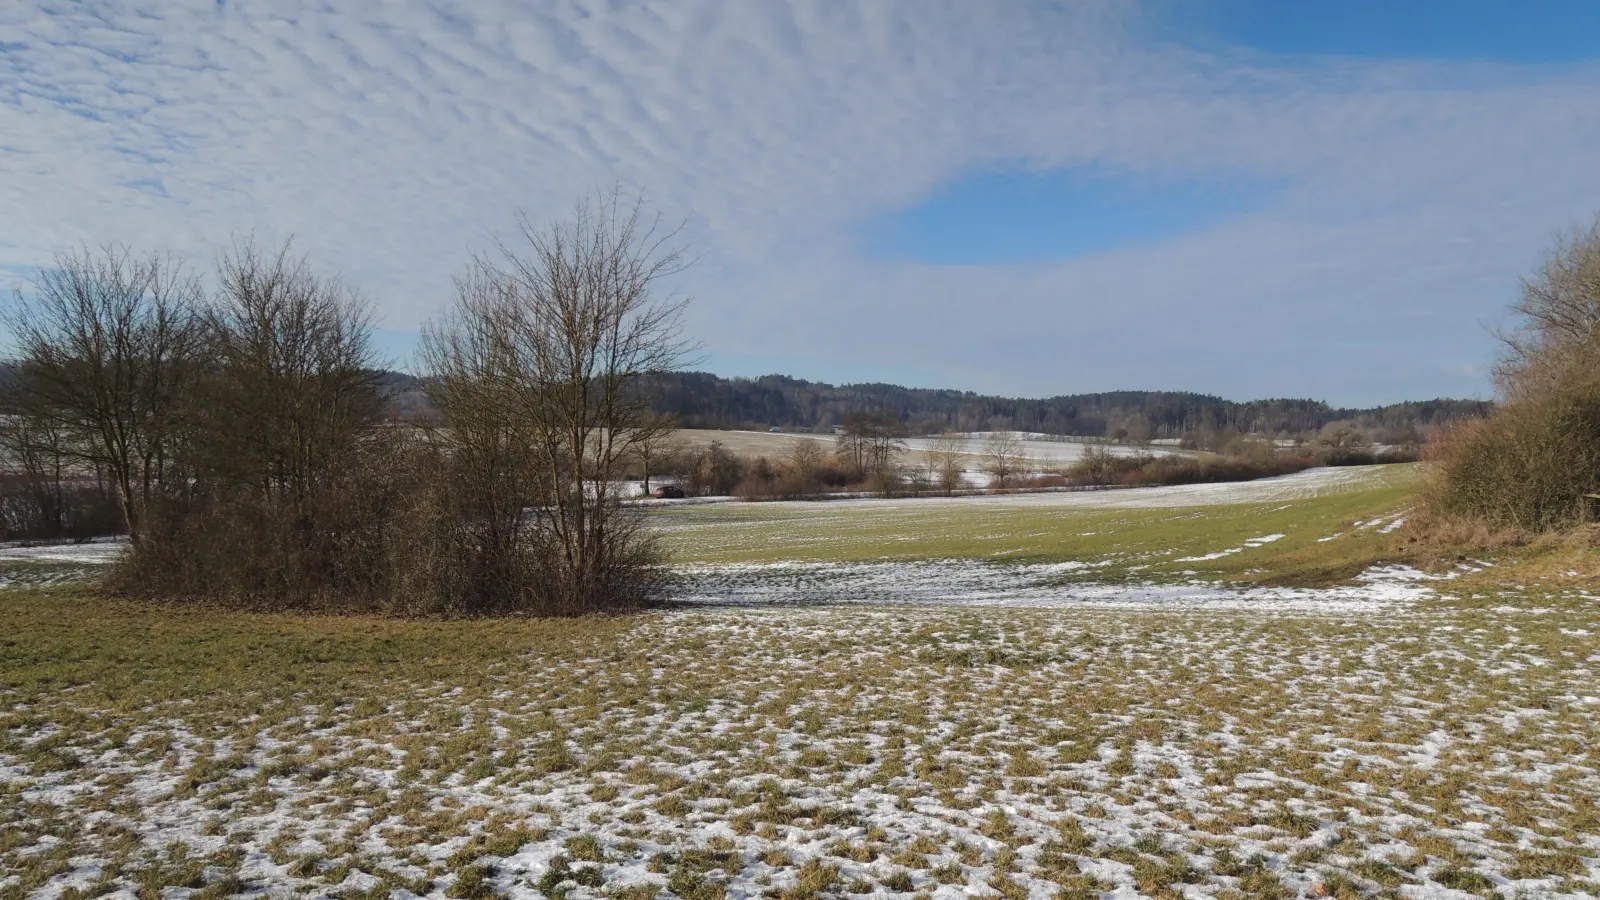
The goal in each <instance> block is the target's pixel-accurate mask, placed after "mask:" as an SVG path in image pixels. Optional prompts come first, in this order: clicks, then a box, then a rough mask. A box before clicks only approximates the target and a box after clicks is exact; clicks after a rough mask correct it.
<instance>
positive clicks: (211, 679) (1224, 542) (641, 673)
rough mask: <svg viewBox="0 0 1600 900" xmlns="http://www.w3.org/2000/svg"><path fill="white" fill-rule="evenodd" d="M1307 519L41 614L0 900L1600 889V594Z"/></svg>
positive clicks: (793, 527)
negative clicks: (565, 601)
mask: <svg viewBox="0 0 1600 900" xmlns="http://www.w3.org/2000/svg"><path fill="white" fill-rule="evenodd" d="M1281 501H1282V498H1280V500H1279V501H1274V502H1272V503H1264V504H1259V503H1258V504H1247V505H1243V506H1226V505H1222V506H1210V507H1203V508H1200V507H1195V508H1182V509H1151V508H1144V509H1081V508H1057V507H1049V506H1040V507H1027V506H1001V505H997V504H988V503H979V504H971V505H968V506H958V505H956V504H953V503H952V504H935V505H929V506H925V507H921V509H922V510H924V512H917V511H916V510H917V508H916V507H914V506H913V505H912V504H909V503H908V504H905V505H904V506H903V507H899V508H897V507H895V506H894V505H892V504H885V505H882V506H879V507H864V508H863V511H862V513H863V517H862V518H860V519H858V520H854V521H850V520H845V521H843V522H841V521H839V520H834V519H830V518H827V517H828V516H831V515H832V514H833V513H832V512H831V509H832V508H833V507H831V506H830V505H827V504H818V505H816V506H815V508H805V507H801V506H799V505H795V506H792V507H790V506H785V507H767V506H742V505H741V506H730V507H718V508H716V510H715V514H716V515H718V516H722V517H723V518H720V519H712V518H708V517H705V516H703V515H702V511H703V508H701V509H694V508H689V509H684V510H671V511H669V513H668V515H666V516H664V517H663V518H661V519H660V520H659V524H660V525H661V526H662V527H663V528H664V529H666V533H667V534H668V535H669V536H670V539H671V540H672V541H673V542H674V545H675V546H676V547H677V549H678V552H679V554H680V555H681V556H682V557H683V558H684V559H685V565H686V568H685V569H684V571H685V574H686V575H687V576H688V577H689V578H690V581H691V584H699V585H700V586H701V587H702V588H705V591H704V592H705V593H708V594H709V595H710V596H709V599H710V600H725V599H727V598H726V597H724V596H723V595H724V594H726V593H728V592H730V591H732V592H733V593H738V591H745V590H747V589H748V590H751V591H752V593H750V595H749V596H743V595H741V596H737V597H734V598H733V599H734V600H735V601H736V602H735V603H732V604H729V603H724V602H701V603H695V604H690V605H687V606H680V607H678V608H674V609H667V610H661V611H657V612H653V613H649V614H645V615H639V616H632V617H625V618H598V619H586V620H579V621H490V622H474V621H461V622H429V621H396V620H384V619H370V618H357V617H338V618H335V617H326V618H296V617H289V616H282V615H267V614H253V613H243V612H234V611H223V610H216V609H207V608H201V607H184V608H171V607H166V608H160V607H153V606H150V605H145V604H138V603H132V602H128V601H121V600H115V599H109V598H105V597H103V596H99V595H97V594H96V593H95V592H94V591H93V589H92V588H91V587H88V586H86V585H85V584H83V583H82V582H79V583H77V584H65V585H63V584H59V583H55V584H54V586H51V584H52V583H54V582H56V581H57V579H56V578H55V577H54V576H48V577H47V576H40V577H38V578H34V579H32V583H24V582H27V581H28V579H19V580H18V581H17V582H16V583H14V584H13V586H12V587H11V588H9V589H7V590H4V591H0V897H4V898H9V897H30V896H38V897H46V898H56V897H68V898H81V897H85V896H94V895H119V896H127V897H131V896H135V895H137V896H140V897H166V898H168V900H177V898H182V897H197V898H198V897H220V896H224V895H229V894H235V893H243V894H250V895H257V896H261V895H266V894H269V893H270V894H272V895H273V896H285V895H289V894H296V895H300V896H329V897H332V896H338V897H346V898H358V897H361V898H365V897H384V896H388V897H394V898H406V897H411V896H430V897H456V898H473V897H490V896H496V895H508V896H518V897H547V898H566V900H589V898H630V900H645V898H652V897H658V896H659V897H662V898H666V897H669V896H675V897H680V898H684V900H721V898H726V897H732V898H743V897H755V896H762V897H771V898H774V900H813V898H817V897H821V896H845V895H853V896H878V897H884V896H890V895H907V896H913V897H929V898H931V897H938V898H945V900H957V898H960V897H973V896H976V897H1000V898H1006V900H1056V898H1060V900H1076V898H1091V897H1098V898H1115V897H1132V896H1135V895H1142V896H1147V897H1157V898H1176V897H1180V896H1183V897H1192V898H1197V897H1202V896H1212V897H1228V898H1232V897H1243V896H1251V897H1290V896H1324V897H1346V898H1348V897H1358V896H1384V897H1401V896H1407V897H1434V896H1436V897H1463V896H1469V895H1472V894H1480V895H1486V896H1490V895H1498V896H1505V897H1513V896H1560V895H1570V896H1594V895H1596V894H1597V893H1600V884H1597V882H1596V879H1597V877H1600V837H1597V836H1600V764H1597V761H1596V759H1595V756H1594V751H1593V750H1592V749H1591V745H1592V744H1593V743H1594V735H1595V734H1596V733H1597V731H1600V729H1597V725H1600V689H1597V687H1596V686H1597V685H1600V678H1597V671H1596V667H1597V665H1600V628H1597V627H1596V626H1595V624H1594V614H1595V608H1596V602H1597V599H1600V598H1597V597H1596V596H1595V595H1594V594H1593V593H1589V592H1587V591H1585V590H1583V589H1581V588H1579V587H1574V586H1572V585H1574V584H1578V583H1579V580H1575V579H1568V580H1567V582H1566V583H1565V584H1566V586H1557V584H1556V583H1555V582H1548V583H1540V584H1539V585H1537V586H1529V587H1523V588H1507V587H1505V586H1504V585H1503V584H1502V583H1501V581H1500V580H1495V579H1497V578H1499V576H1498V574H1497V573H1498V570H1494V569H1481V568H1480V567H1479V566H1478V565H1477V564H1463V565H1461V566H1455V567H1452V568H1449V569H1448V570H1446V569H1441V570H1440V571H1438V572H1436V573H1435V574H1434V575H1433V576H1430V577H1423V576H1421V575H1418V574H1417V573H1415V572H1409V573H1408V570H1401V569H1395V568H1388V569H1383V570H1379V571H1378V573H1377V574H1376V575H1369V576H1367V578H1366V580H1364V581H1363V580H1356V579H1344V580H1339V579H1336V578H1334V575H1333V574H1332V573H1333V572H1334V570H1336V569H1338V568H1339V567H1340V566H1355V565H1358V564H1360V565H1366V564H1368V563H1370V562H1372V561H1373V560H1374V559H1377V558H1379V557H1381V555H1382V547H1383V546H1385V545H1384V544H1383V543H1382V541H1383V540H1385V536H1384V535H1383V534H1382V529H1383V528H1384V527H1386V526H1387V525H1388V524H1389V523H1392V522H1393V521H1395V520H1396V519H1397V518H1398V517H1399V516H1400V515H1403V514H1404V512H1403V509H1404V504H1405V499H1404V495H1403V492H1397V491H1395V490H1393V485H1386V484H1383V483H1374V484H1368V485H1367V486H1366V488H1364V489H1362V490H1341V491H1337V492H1332V493H1328V494H1326V495H1324V496H1314V497H1311V498H1308V499H1302V500H1299V501H1294V502H1281ZM1279 507H1284V508H1281V509H1280V508H1279ZM745 510H749V511H750V512H749V513H745V512H744V511H745ZM872 510H881V511H879V512H874V511H872ZM745 515H750V516H752V517H751V518H748V519H747V518H742V517H743V516H745ZM951 519H954V521H950V520H951ZM841 528H842V529H844V530H845V534H843V535H840V534H837V533H836V532H837V531H838V530H839V529H841ZM896 529H899V530H900V531H901V532H903V533H906V534H909V535H910V536H911V537H912V540H909V541H897V540H895V534H896ZM1280 534H1281V535H1282V537H1276V536H1277V535H1280ZM1334 535H1337V537H1334V538H1333V539H1329V540H1323V539H1324V538H1329V537H1330V536H1334ZM1269 537H1270V538H1271V539H1270V540H1268V539H1267V538H1269ZM786 539H788V540H789V543H786V544H781V546H780V547H779V548H778V550H779V551H780V552H774V551H773V548H772V547H769V546H766V545H767V544H770V543H771V542H774V541H777V542H783V541H785V540H786ZM924 543H927V544H930V545H931V546H928V547H924V546H922V544H924ZM1008 548H1021V549H1022V550H1023V551H1024V552H1020V553H1016V554H1007V555H1006V556H1002V557H1001V559H1004V558H1006V557H1007V556H1015V557H1018V558H1022V559H1026V560H1028V562H1025V563H1002V562H997V561H996V559H995V558H994V556H995V555H994V553H993V552H992V551H995V550H1004V549H1008ZM1224 551H1228V552H1224ZM785 554H787V555H785ZM1141 554H1143V555H1142V556H1141ZM1183 557H1190V558H1191V559H1189V560H1187V561H1182V558H1183ZM1202 557H1208V558H1204V559H1201V558H1202ZM1135 560H1137V561H1135ZM1108 561H1109V562H1108ZM7 565H9V566H12V567H19V566H20V567H31V568H29V569H28V570H29V571H34V572H45V573H48V572H51V571H57V569H53V568H52V567H51V566H50V565H48V564H46V563H41V562H39V561H38V560H24V561H17V562H13V563H9V564H7ZM60 565H66V564H64V563H63V564H58V566H60ZM782 567H788V569H790V570H793V571H799V572H803V573H811V574H806V575H804V577H802V578H800V579H799V580H798V581H796V582H794V584H798V585H799V587H798V588H796V587H794V584H790V585H789V586H787V587H786V586H784V585H782V584H780V583H779V582H778V581H776V580H775V579H776V577H777V573H778V572H780V571H781V569H782ZM897 567H898V568H897ZM1140 567H1143V568H1140ZM1262 570H1264V571H1262ZM740 572H744V573H750V572H755V573H758V574H757V575H756V576H755V577H754V579H753V580H752V578H750V577H747V575H738V574H737V573H740ZM1185 572H1189V573H1190V574H1184V573H1185ZM1284 572H1289V573H1295V572H1298V573H1299V574H1297V575H1296V574H1291V575H1289V576H1287V577H1285V576H1284V575H1283V573H1284ZM697 573H698V574H697ZM707 573H718V574H715V576H714V577H712V576H709V575H708V574H707ZM928 573H933V574H931V575H930V574H928ZM1274 573H1277V574H1274ZM1446 576H1454V577H1446ZM918 578H923V579H924V580H925V581H927V580H929V579H935V580H936V579H944V581H945V582H951V581H952V580H953V581H954V582H955V583H957V591H956V593H958V594H961V593H962V592H965V593H964V595H965V596H969V597H970V596H976V595H978V594H984V592H988V593H987V594H985V596H983V597H980V598H979V600H980V601H981V605H977V606H972V605H960V604H959V603H956V602H954V601H952V599H951V591H950V590H948V589H946V588H939V589H938V590H936V591H934V592H932V593H931V594H927V595H923V594H919V593H918V590H920V588H919V586H918V583H917V582H916V581H915V579H918ZM697 579H698V580H697ZM717 579H722V580H721V581H717ZM897 579H898V582H897ZM961 579H967V581H962V580H961ZM1274 579H1277V580H1278V581H1286V582H1295V581H1297V580H1298V581H1305V582H1307V583H1310V582H1317V584H1318V585H1319V586H1315V587H1304V586H1301V587H1285V586H1281V585H1273V584H1272V582H1273V581H1274ZM1330 581H1338V582H1339V583H1334V584H1330ZM1224 582H1246V584H1244V585H1242V586H1229V585H1228V584H1225V583H1224ZM1250 582H1254V583H1253V584H1250ZM897 583H898V585H899V587H897ZM930 583H931V582H930ZM730 584H731V585H733V586H734V587H735V588H737V590H734V589H733V588H729V587H728V585H730ZM762 584H765V585H766V586H767V587H768V589H769V590H768V591H767V592H766V593H765V594H763V593H762V592H761V591H759V590H754V589H755V588H759V587H760V586H761V585H762ZM41 585H43V586H41ZM718 585H721V587H718ZM708 586H709V587H708ZM795 590H800V591H802V592H804V591H811V592H812V593H811V594H809V595H807V599H808V601H809V605H805V604H796V603H777V602H772V600H773V599H774V598H776V599H779V600H781V599H784V597H785V596H786V594H785V592H786V591H788V592H790V593H791V594H792V593H793V592H794V591H795ZM1193 591H1209V592H1211V594H1212V595H1215V596H1217V597H1232V598H1233V600H1232V602H1203V603H1202V602H1187V601H1184V600H1183V597H1186V596H1190V597H1191V599H1192V596H1191V595H1190V594H1185V593H1184V592H1193ZM1363 591H1365V592H1366V593H1362V592H1363ZM1063 592H1065V593H1063ZM1072 592H1078V594H1072ZM1084 592H1091V593H1095V596H1097V597H1099V598H1100V599H1099V600H1097V601H1096V602H1082V603H1070V604H1068V603H1060V602H1054V601H1055V600H1059V599H1060V597H1062V596H1078V595H1081V594H1083V593H1084ZM1141 592H1142V593H1141ZM1141 596H1143V597H1147V598H1154V599H1151V600H1149V602H1145V601H1142V600H1140V599H1139V598H1140V597H1141ZM919 598H921V599H919ZM1039 598H1042V599H1043V600H1044V601H1050V602H1045V603H1042V604H1040V605H1034V606H1015V605H1008V604H1009V603H1024V602H1032V600H1034V599H1039ZM923 601H926V602H923Z"/></svg>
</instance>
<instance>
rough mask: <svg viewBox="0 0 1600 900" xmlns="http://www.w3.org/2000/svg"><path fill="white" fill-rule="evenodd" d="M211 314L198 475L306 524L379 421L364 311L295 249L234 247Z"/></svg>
mask: <svg viewBox="0 0 1600 900" xmlns="http://www.w3.org/2000/svg"><path fill="white" fill-rule="evenodd" d="M218 280H219V282H220V289H219V292H218V295H217V298H216V300H215V302H214V303H212V304H211V305H210V306H208V307H207V309H206V312H205V316H204V319H205V323H206V326H207V327H206V331H207V339H208V344H207V350H208V357H209V359H208V363H209V366H208V368H209V370H210V372H211V376H212V377H211V378H209V379H208V384H207V391H206V394H205V398H204V409H203V410H202V411H201V412H200V413H199V416H200V417H201V421H202V423H203V425H204V426H206V427H205V436H204V440H203V447H202V448H201V449H202V451H203V452H204V453H205V455H206V457H207V458H206V459H204V460H200V461H199V462H200V464H201V465H203V466H204V468H205V469H206V471H207V473H208V476H209V477H211V478H214V479H220V480H221V481H224V482H232V483H233V484H234V485H237V486H241V487H246V488H248V489H250V490H253V491H261V492H264V493H265V494H266V495H268V496H271V497H273V498H275V499H278V500H281V501H283V502H285V503H287V504H288V505H289V507H290V509H292V510H293V512H294V514H295V515H298V516H303V515H304V514H305V512H306V506H307V504H308V502H309V500H310V498H311V496H312V495H313V494H314V493H315V491H316V489H317V487H318V484H319V483H320V482H322V481H324V480H326V479H327V478H329V477H331V476H333V475H334V474H335V473H336V472H338V470H339V467H340V466H341V465H343V464H345V463H347V462H348V461H349V460H351V459H352V458H353V450H354V448H355V446H356V445H357V443H358V442H359V441H360V440H361V439H362V436H363V435H364V434H365V433H366V431H367V429H369V428H370V427H371V426H373V425H375V424H376V423H377V421H378V420H379V419H380V418H381V416H382V412H383V410H382V403H381V399H380V397H379V394H378V390H377V362H376V357H375V355H374V354H373V352H372V347H371V331H372V328H371V324H370V318H369V315H368V308H367V304H366V303H365V302H364V301H363V300H361V298H360V297H358V296H357V295H356V294H355V293H354V292H352V291H350V290H349V289H347V288H346V287H345V286H344V285H343V284H342V283H341V282H340V281H339V280H338V279H335V278H328V277H323V276H319V275H317V274H315V273H314V272H312V270H311V268H310V265H309V263H308V261H307V260H306V259H305V258H304V257H298V256H295V255H294V254H293V252H292V249H291V247H290V245H289V244H288V243H285V244H284V245H283V246H282V247H280V248H278V250H277V251H275V252H272V253H262V252H261V251H260V250H259V249H257V247H256V246H255V244H254V242H253V241H250V240H244V241H238V242H235V244H234V246H233V248H232V251H231V252H230V253H228V254H226V255H224V256H223V257H222V259H221V260H220V262H219V265H218Z"/></svg>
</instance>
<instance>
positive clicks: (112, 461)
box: [5, 246, 201, 544]
mask: <svg viewBox="0 0 1600 900" xmlns="http://www.w3.org/2000/svg"><path fill="white" fill-rule="evenodd" d="M34 287H35V290H34V294H33V295H32V296H27V295H24V294H22V293H21V292H18V295H17V303H16V305H15V306H14V307H13V308H12V309H11V310H10V311H9V312H8V313H7V314H6V319H5V321H6V324H7V325H8V326H9V328H10V330H11V333H12V335H13V339H14V340H15V343H16V350H17V353H18V356H19V357H20V365H19V371H18V373H17V381H16V384H15V386H14V402H15V403H16V406H17V408H18V410H19V412H21V414H23V415H26V416H29V417H32V418H35V419H36V420H39V421H40V422H47V423H49V424H50V426H51V427H54V428H58V429H60V430H61V431H62V432H63V433H64V441H63V444H62V446H63V447H64V448H66V449H68V450H69V451H70V452H71V453H72V454H73V455H74V456H75V457H76V458H77V459H78V460H79V461H80V462H83V463H87V464H90V465H93V466H98V467H101V468H102V469H103V470H104V471H105V472H107V473H108V474H109V476H110V478H111V480H112V482H113V485H114V487H115V489H116V492H117V496H118V499H119V502H120V504H121V507H122V516H123V520H124V522H125V523H126V524H127V527H128V532H129V535H130V536H131V538H132V540H133V541H134V542H135V543H136V544H137V543H139V542H140V541H142V540H144V538H145V532H146V529H145V524H146V520H147V517H148V511H149V509H150V506H151V504H152V502H153V501H154V499H155V498H156V496H157V494H158V493H159V491H160V490H161V488H162V485H163V483H164V482H165V481H166V480H167V479H168V478H169V476H171V475H172V468H171V461H172V452H171V451H172V449H173V445H174V442H175V441H177V440H178V438H179V434H180V432H181V431H182V429H183V428H184V424H185V412H186V405H185V401H186V399H187V398H186V396H185V391H186V390H187V388H188V387H189V386H190V384H191V383H192V379H193V376H194V373H195V367H196V360H197V356H198V351H199V348H200V343H201V329H200V328H199V326H198V323H197V318H196V314H195V310H196V308H197V306H198V304H199V302H200V297H201V292H200V287H199V283H198V281H197V280H196V279H195V278H194V277H192V276H191V275H190V274H189V273H188V271H187V270H186V269H185V267H184V266H183V265H182V264H181V263H179V262H177V261H176V260H173V259H171V258H169V257H162V256H157V255H152V256H148V257H135V256H134V255H133V253H132V252H131V251H130V250H128V249H126V248H119V247H111V246H107V247H102V248H100V249H98V250H91V249H89V248H87V247H85V248H82V249H79V250H75V251H68V252H66V253H63V254H61V255H59V256H57V257H56V260H55V265H54V267H52V268H49V269H46V270H44V271H43V272H41V273H40V274H39V276H38V277H37V279H36V280H35V282H34Z"/></svg>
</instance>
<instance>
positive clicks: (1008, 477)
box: [983, 431, 1028, 488]
mask: <svg viewBox="0 0 1600 900" xmlns="http://www.w3.org/2000/svg"><path fill="white" fill-rule="evenodd" d="M1027 462H1028V458H1027V456H1026V455H1024V453H1023V449H1022V436H1021V435H1019V434H1017V433H1016V432H1015V431H996V432H992V433H991V434H990V435H989V440H988V442H987V443H985V444H984V448H983V467H984V471H986V472H988V473H989V478H990V480H991V481H990V483H991V485H992V486H993V487H997V488H1003V487H1008V486H1009V485H1010V484H1011V483H1012V482H1014V481H1015V480H1016V479H1017V478H1019V477H1021V476H1022V475H1025V474H1026V473H1027Z"/></svg>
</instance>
